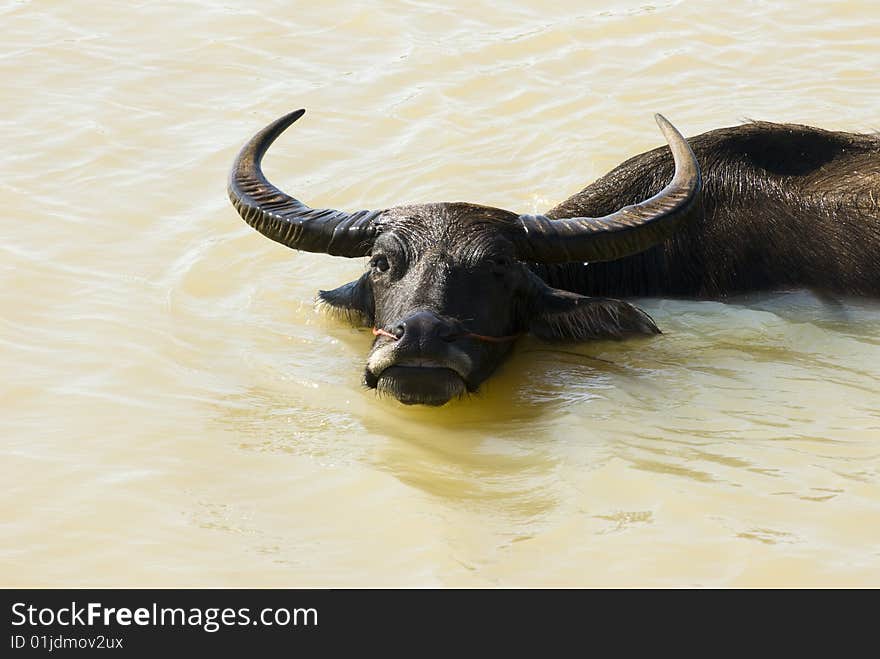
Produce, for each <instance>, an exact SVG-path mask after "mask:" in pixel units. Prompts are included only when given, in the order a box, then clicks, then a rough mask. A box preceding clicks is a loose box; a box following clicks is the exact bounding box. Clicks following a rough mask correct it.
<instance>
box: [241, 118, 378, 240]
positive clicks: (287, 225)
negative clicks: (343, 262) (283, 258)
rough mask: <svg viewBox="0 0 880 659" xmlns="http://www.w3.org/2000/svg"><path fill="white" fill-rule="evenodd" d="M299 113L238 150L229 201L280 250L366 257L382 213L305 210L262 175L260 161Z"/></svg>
mask: <svg viewBox="0 0 880 659" xmlns="http://www.w3.org/2000/svg"><path fill="white" fill-rule="evenodd" d="M303 114H305V110H297V111H295V112H291V113H290V114H287V115H285V116H283V117H281V118H280V119H277V120H276V121H273V122H272V123H271V124H269V125H268V126H266V127H265V128H264V129H263V130H261V131H260V132H259V133H257V134H256V135H254V136H253V137H252V138H251V139H250V140H249V141H248V143H247V144H245V145H244V147H242V149H241V151H240V152H239V154H238V156H237V157H236V158H235V162H234V163H233V165H232V171H231V172H230V173H229V188H228V191H229V199H230V201H232V205H233V206H235V209H236V210H237V211H238V214H239V215H241V216H242V217H243V218H244V221H245V222H247V223H248V224H250V225H251V226H252V227H253V228H254V229H256V230H257V231H259V232H260V233H262V234H263V235H264V236H266V237H267V238H271V239H272V240H274V241H276V242H279V243H281V244H282V245H287V246H288V247H291V248H293V249H301V250H304V251H306V252H323V253H327V254H332V255H333V256H349V257H354V256H365V255H367V254H369V253H370V248H371V247H372V244H373V239H374V238H375V237H376V234H377V232H378V223H377V222H376V219H377V218H378V217H379V216H380V215H381V214H382V211H357V212H355V213H346V212H343V211H337V210H332V209H319V208H309V207H308V206H306V205H305V204H304V203H302V202H301V201H299V200H297V199H294V198H293V197H291V196H289V195H287V194H285V193H284V192H282V191H281V190H279V189H278V188H276V187H275V186H274V185H272V184H271V183H269V181H268V180H267V179H266V177H265V176H264V175H263V170H262V168H261V167H260V161H261V160H262V159H263V155H264V154H265V153H266V150H267V149H268V148H269V146H270V145H271V144H272V142H274V141H275V139H276V138H277V137H278V136H279V135H281V133H283V132H284V131H285V129H287V127H288V126H290V125H291V124H293V123H294V122H295V121H296V120H297V119H299V118H300V117H301V116H303Z"/></svg>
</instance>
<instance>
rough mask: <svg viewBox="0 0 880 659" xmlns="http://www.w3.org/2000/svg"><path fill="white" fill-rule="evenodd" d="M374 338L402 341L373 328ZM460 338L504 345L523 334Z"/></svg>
mask: <svg viewBox="0 0 880 659" xmlns="http://www.w3.org/2000/svg"><path fill="white" fill-rule="evenodd" d="M373 336H385V337H388V338H389V339H391V340H392V341H399V340H400V337H398V336H395V335H394V334H392V333H391V332H386V331H385V330H383V329H379V328H378V327H374V328H373ZM459 336H460V337H461V338H463V339H476V340H477V341H486V342H488V343H504V342H505V341H514V340H516V339H518V338H519V337H520V336H521V334H511V335H509V336H486V335H485V334H474V333H473V332H468V333H466V334H459Z"/></svg>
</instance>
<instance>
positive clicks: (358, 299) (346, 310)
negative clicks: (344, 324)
mask: <svg viewBox="0 0 880 659" xmlns="http://www.w3.org/2000/svg"><path fill="white" fill-rule="evenodd" d="M317 302H318V306H319V307H322V308H323V309H326V310H327V311H329V312H330V313H332V314H334V315H337V316H340V317H342V318H343V319H344V320H346V321H348V322H350V323H351V324H352V325H362V326H364V327H370V326H371V325H372V324H373V290H372V288H371V287H370V278H369V274H368V273H364V274H363V275H361V277H360V278H359V279H356V280H355V281H350V282H348V283H347V284H343V285H342V286H340V287H339V288H334V289H333V290H332V291H318V300H317Z"/></svg>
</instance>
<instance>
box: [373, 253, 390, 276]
mask: <svg viewBox="0 0 880 659" xmlns="http://www.w3.org/2000/svg"><path fill="white" fill-rule="evenodd" d="M370 267H371V268H373V269H374V270H377V271H378V272H387V271H388V268H390V267H391V264H390V263H388V258H387V257H385V256H383V255H381V254H379V255H377V256H374V257H373V258H372V259H370Z"/></svg>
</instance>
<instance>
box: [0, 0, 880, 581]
mask: <svg viewBox="0 0 880 659" xmlns="http://www.w3.org/2000/svg"><path fill="white" fill-rule="evenodd" d="M805 5H806V6H805ZM0 22H2V25H3V31H2V46H0V76H2V83H3V84H2V86H0V95H2V113H0V122H2V135H3V153H2V157H0V192H2V197H3V219H2V226H3V239H2V241H0V252H2V259H0V272H2V280H3V286H2V288H0V344H2V350H0V368H2V369H3V372H4V373H5V376H4V378H3V381H2V385H0V400H2V406H3V408H2V410H3V411H2V419H0V430H2V441H0V455H2V459H0V479H2V482H3V485H4V496H3V499H2V503H0V529H2V545H0V583H2V584H4V585H43V584H51V585H277V586H304V585H309V586H316V585H323V586H331V585H332V586H339V585H351V586H360V585H404V586H410V585H462V586H494V585H502V586H520V585H522V586H538V585H553V586H556V585H648V586H665V585H697V584H702V585H724V586H740V585H872V586H880V523H878V522H880V385H878V382H877V378H878V376H880V303H878V302H876V301H873V302H872V301H858V300H856V301H850V302H845V303H843V304H842V305H829V304H827V303H825V302H822V301H819V300H816V299H814V298H813V297H811V296H810V295H809V294H807V293H797V292H795V293H780V294H774V295H764V296H760V297H754V298H747V299H737V300H732V301H730V302H729V303H727V304H721V303H718V302H694V301H673V300H648V301H644V303H643V306H644V307H645V308H646V309H647V310H648V311H649V312H650V313H651V314H652V315H653V316H654V318H655V319H656V320H657V322H658V324H659V325H660V326H661V327H662V328H663V330H664V332H665V334H664V335H663V336H661V337H658V338H656V339H651V340H639V341H632V342H628V343H621V344H618V343H595V344H591V345H582V346H575V347H571V348H566V349H564V350H560V349H557V348H550V347H549V346H546V345H542V344H541V343H539V342H537V341H533V340H524V341H522V342H521V344H520V345H519V346H518V350H517V354H516V355H515V357H514V359H513V360H512V361H511V362H510V363H509V364H508V365H507V366H506V367H505V368H504V369H503V371H502V372H501V373H499V374H498V376H497V377H495V378H494V379H492V380H491V381H490V382H489V383H488V385H487V386H486V387H485V390H484V391H483V393H482V394H481V395H479V396H477V397H475V398H473V399H470V400H467V401H464V402H459V403H455V404H452V405H450V406H447V407H444V408H441V409H418V408H416V409H412V408H405V407H403V406H400V405H397V404H396V403H393V402H390V401H387V400H377V399H376V398H375V397H374V395H373V394H372V393H370V392H367V391H365V390H363V389H362V388H361V386H360V376H361V371H362V362H363V359H364V356H365V355H366V351H367V348H368V345H369V342H370V339H371V337H370V336H369V335H368V333H366V332H364V331H359V330H355V329H352V328H349V327H346V326H343V325H340V324H338V323H337V322H335V321H333V320H331V319H329V318H325V317H322V316H321V315H319V314H318V313H317V312H316V311H315V310H314V308H313V305H312V300H313V296H314V294H315V292H316V290H317V289H319V288H327V287H333V286H336V285H339V284H341V283H344V282H345V281H348V280H349V279H351V278H353V277H355V276H356V275H357V274H358V273H359V272H360V271H361V270H362V268H363V267H364V261H363V260H353V261H348V260H344V259H333V258H331V257H326V256H321V255H313V254H301V253H296V252H293V251H290V250H287V249H285V248H284V247H281V246H279V245H277V244H275V243H272V242H270V241H268V240H267V239H265V238H263V237H261V236H260V235H258V234H257V233H255V232H254V231H252V230H251V229H250V228H248V227H247V226H246V225H245V224H244V223H243V222H242V221H241V220H240V219H239V218H238V216H237V215H236V213H235V212H234V210H233V209H232V207H231V206H230V204H229V203H228V201H227V199H226V194H225V183H226V175H227V171H228V167H229V165H230V163H231V161H232V158H233V156H234V154H235V153H236V151H237V150H238V148H239V147H240V145H241V143H242V142H243V141H244V140H245V139H246V138H247V137H248V136H249V135H250V134H251V133H252V132H253V131H254V130H256V129H258V128H259V127H261V126H263V125H264V124H265V123H267V122H268V121H270V120H272V119H274V118H275V117H277V116H279V115H281V114H283V113H285V112H287V111H289V110H291V109H294V108H297V107H306V108H308V110H309V113H308V115H307V116H306V117H305V118H304V119H303V120H302V121H301V122H300V123H298V124H297V126H296V127H295V128H293V129H291V131H290V132H289V134H286V135H285V136H284V137H283V138H282V139H281V140H279V142H278V144H277V145H276V147H275V148H274V149H273V150H272V151H271V152H270V154H269V156H268V158H267V161H266V171H267V173H268V174H269V176H270V177H271V178H272V179H273V180H274V181H275V182H277V183H278V184H279V185H281V186H282V187H285V188H287V189H289V190H290V191H291V192H294V193H297V194H298V195H299V196H301V197H302V198H304V199H305V201H307V202H309V203H312V204H314V205H319V206H320V205H330V206H337V207H342V208H362V207H367V208H369V207H377V206H380V207H381V206H384V205H390V204H394V203H403V202H408V201H439V200H450V201H453V200H469V201H473V202H479V203H486V204H491V205H497V206H502V207H507V208H511V209H516V210H520V211H524V212H534V211H541V210H545V209H547V208H549V207H550V206H552V205H553V204H554V203H556V202H558V201H560V200H562V199H564V198H565V197H566V196H568V195H570V194H572V193H573V192H575V191H577V190H579V189H580V188H581V187H583V185H585V184H586V183H587V182H589V181H590V180H592V179H594V178H596V177H598V176H600V175H601V174H603V173H604V172H606V171H607V170H608V169H610V168H611V167H612V166H614V165H616V164H617V163H619V162H621V161H622V160H624V159H625V158H628V157H630V156H631V155H634V154H636V153H639V152H641V151H644V150H646V149H648V148H652V147H654V146H657V145H659V144H660V143H662V138H661V136H660V135H659V132H658V131H657V130H656V126H655V125H654V122H653V120H652V118H651V115H652V113H653V112H656V111H661V112H663V113H664V114H666V116H668V117H669V118H670V119H671V120H672V121H673V122H674V123H675V124H676V125H677V126H678V127H680V128H681V130H682V131H683V132H684V133H685V134H696V133H699V132H702V131H704V130H708V129H711V128H714V127H720V126H724V125H732V124H735V123H738V122H740V121H742V120H743V119H745V118H756V119H767V120H774V121H795V122H800V123H808V124H814V125H819V126H823V127H827V128H832V129H841V130H853V131H866V130H870V129H877V128H880V114H878V112H880V111H878V107H877V102H876V101H877V94H876V91H877V71H878V70H880V51H878V49H877V43H878V39H880V12H878V11H877V7H876V6H875V4H874V3H873V2H869V1H867V0H861V1H858V2H846V3H842V2H841V3H801V2H791V1H789V2H779V3H764V2H761V3H728V2H701V3H696V2H691V3H683V2H681V3H680V2H664V3H657V4H650V5H649V4H646V3H644V2H628V1H620V0H619V1H616V2H607V3H602V2H584V1H583V0H578V1H577V2H554V3H550V4H548V3H537V2H535V3H526V2H521V1H520V2H505V3H500V2H467V3H465V2H451V1H443V0H424V1H412V2H404V3H397V2H383V1H379V2H369V3H366V2H365V3H314V2H309V3H306V2H301V3H281V2H277V3H273V2H263V3H259V4H254V3H252V2H239V1H238V0H230V1H229V2H224V3H213V2H178V3H143V4H140V5H138V4H135V3H113V2H105V1H103V0H89V2H81V1H78V0H76V1H74V0H65V1H64V2H49V1H43V2H3V3H0Z"/></svg>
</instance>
